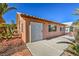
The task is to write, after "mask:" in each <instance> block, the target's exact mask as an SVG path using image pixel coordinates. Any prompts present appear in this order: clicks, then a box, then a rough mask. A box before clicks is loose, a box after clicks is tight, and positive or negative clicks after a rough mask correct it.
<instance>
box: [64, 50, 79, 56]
mask: <svg viewBox="0 0 79 59" xmlns="http://www.w3.org/2000/svg"><path fill="white" fill-rule="evenodd" d="M65 52H68V53H70V54H73V55H74V56H79V55H78V54H77V53H75V52H74V51H71V50H65Z"/></svg>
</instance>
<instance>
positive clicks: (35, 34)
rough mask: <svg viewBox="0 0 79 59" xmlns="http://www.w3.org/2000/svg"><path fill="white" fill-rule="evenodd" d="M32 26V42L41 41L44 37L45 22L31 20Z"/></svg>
mask: <svg viewBox="0 0 79 59" xmlns="http://www.w3.org/2000/svg"><path fill="white" fill-rule="evenodd" d="M30 25H31V28H30V31H31V33H30V35H31V36H30V37H31V42H35V41H40V40H42V39H43V33H42V31H43V24H42V23H37V22H31V24H30Z"/></svg>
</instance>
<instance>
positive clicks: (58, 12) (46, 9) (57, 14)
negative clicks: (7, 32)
mask: <svg viewBox="0 0 79 59" xmlns="http://www.w3.org/2000/svg"><path fill="white" fill-rule="evenodd" d="M8 5H9V7H12V6H13V7H16V8H17V10H11V11H9V12H7V13H6V14H5V15H4V16H3V18H4V19H5V20H6V23H10V22H11V20H14V21H15V23H16V12H21V13H25V14H29V15H33V16H37V17H40V18H44V19H47V20H51V21H56V22H60V23H64V22H71V21H75V20H77V19H79V16H74V15H72V14H73V13H74V10H75V9H76V8H79V4H77V3H72V4H71V3H8Z"/></svg>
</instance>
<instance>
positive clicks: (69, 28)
mask: <svg viewBox="0 0 79 59" xmlns="http://www.w3.org/2000/svg"><path fill="white" fill-rule="evenodd" d="M63 24H65V25H66V26H65V33H66V34H69V35H70V36H73V35H74V32H75V28H74V26H73V25H72V24H73V22H65V23H63Z"/></svg>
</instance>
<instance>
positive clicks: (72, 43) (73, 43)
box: [57, 41, 75, 46]
mask: <svg viewBox="0 0 79 59" xmlns="http://www.w3.org/2000/svg"><path fill="white" fill-rule="evenodd" d="M57 43H58V44H60V43H65V44H71V45H73V46H75V44H74V43H73V42H65V41H61V42H57Z"/></svg>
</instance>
